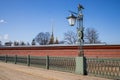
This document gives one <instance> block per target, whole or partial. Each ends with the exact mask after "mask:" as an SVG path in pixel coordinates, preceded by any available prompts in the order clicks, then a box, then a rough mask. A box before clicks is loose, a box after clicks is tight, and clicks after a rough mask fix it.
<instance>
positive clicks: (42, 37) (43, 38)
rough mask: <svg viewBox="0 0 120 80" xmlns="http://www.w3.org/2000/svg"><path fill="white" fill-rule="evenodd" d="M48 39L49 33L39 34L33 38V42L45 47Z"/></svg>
mask: <svg viewBox="0 0 120 80" xmlns="http://www.w3.org/2000/svg"><path fill="white" fill-rule="evenodd" d="M49 38H50V33H49V32H45V33H43V32H40V33H39V34H38V35H37V36H36V37H35V41H36V42H37V43H39V44H40V45H46V44H48V42H49Z"/></svg>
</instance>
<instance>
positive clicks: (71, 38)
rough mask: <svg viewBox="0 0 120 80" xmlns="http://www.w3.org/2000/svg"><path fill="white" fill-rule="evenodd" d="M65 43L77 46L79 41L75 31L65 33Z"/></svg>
mask: <svg viewBox="0 0 120 80" xmlns="http://www.w3.org/2000/svg"><path fill="white" fill-rule="evenodd" d="M64 41H65V42H67V43H68V44H75V43H76V41H77V34H76V33H75V32H73V31H67V32H66V33H64Z"/></svg>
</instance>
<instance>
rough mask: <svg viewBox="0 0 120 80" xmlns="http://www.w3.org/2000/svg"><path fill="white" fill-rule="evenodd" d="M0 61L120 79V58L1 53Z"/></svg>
mask: <svg viewBox="0 0 120 80" xmlns="http://www.w3.org/2000/svg"><path fill="white" fill-rule="evenodd" d="M0 61H2V62H13V63H15V64H23V65H28V66H35V67H40V68H46V69H53V70H60V71H66V72H73V73H77V74H82V75H84V73H85V74H88V75H94V76H99V77H104V78H111V79H116V80H119V79H120V58H85V57H51V56H30V55H28V56H18V55H14V56H13V55H0Z"/></svg>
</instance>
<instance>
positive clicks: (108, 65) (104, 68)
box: [86, 58, 120, 79]
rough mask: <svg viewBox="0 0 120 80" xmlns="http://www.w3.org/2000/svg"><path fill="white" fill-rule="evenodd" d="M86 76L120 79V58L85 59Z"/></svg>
mask: <svg viewBox="0 0 120 80" xmlns="http://www.w3.org/2000/svg"><path fill="white" fill-rule="evenodd" d="M86 63H87V74H88V75H95V76H100V77H105V78H112V79H120V58H119V59H117V58H114V59H112V58H87V59H86Z"/></svg>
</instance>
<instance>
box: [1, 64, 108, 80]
mask: <svg viewBox="0 0 120 80" xmlns="http://www.w3.org/2000/svg"><path fill="white" fill-rule="evenodd" d="M0 80H109V79H104V78H98V77H92V76H82V75H77V74H73V73H67V72H60V71H54V70H46V69H42V68H36V67H28V66H23V65H18V64H17V65H15V64H12V63H3V62H0Z"/></svg>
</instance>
